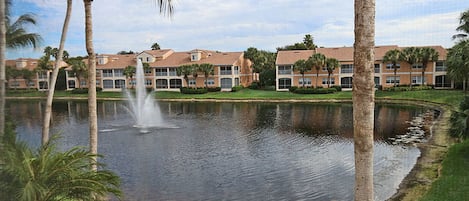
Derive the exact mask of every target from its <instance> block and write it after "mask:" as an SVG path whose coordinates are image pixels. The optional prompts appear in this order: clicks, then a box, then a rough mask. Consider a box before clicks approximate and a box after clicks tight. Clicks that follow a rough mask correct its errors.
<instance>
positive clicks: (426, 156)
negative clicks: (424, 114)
mask: <svg viewBox="0 0 469 201" xmlns="http://www.w3.org/2000/svg"><path fill="white" fill-rule="evenodd" d="M6 99H7V100H42V99H46V97H6ZM87 99H88V97H54V100H87ZM97 100H98V101H103V100H105V101H106V100H108V101H123V100H126V98H97ZM156 100H157V101H163V102H243V103H250V102H269V103H352V99H306V100H301V99H195V98H191V99H158V98H156ZM375 102H376V103H391V104H405V105H414V106H424V107H428V108H431V109H434V110H437V111H439V112H440V115H439V116H438V118H437V119H436V120H434V122H433V124H432V126H431V129H430V136H429V137H428V141H427V142H425V143H420V144H417V145H416V146H417V147H418V148H419V150H420V152H421V153H420V156H419V157H418V159H417V161H416V163H415V165H414V167H413V168H412V169H411V171H410V172H409V173H408V174H407V175H406V176H405V177H404V179H403V180H402V181H401V183H400V184H399V187H398V188H397V189H396V193H395V194H394V195H393V196H391V197H390V198H388V199H387V200H388V201H397V200H408V201H413V200H417V199H418V198H421V197H422V196H423V195H424V194H425V193H426V192H427V191H428V190H429V189H430V187H431V185H432V183H433V182H434V181H435V180H436V179H438V178H439V176H440V170H441V162H442V161H443V159H444V157H445V156H446V153H447V151H448V149H449V147H450V146H451V145H452V144H454V140H452V139H451V137H450V136H449V135H448V129H449V118H450V115H451V107H450V106H448V105H445V104H441V103H435V102H430V101H424V100H415V99H391V98H375Z"/></svg>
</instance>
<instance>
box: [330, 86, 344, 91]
mask: <svg viewBox="0 0 469 201" xmlns="http://www.w3.org/2000/svg"><path fill="white" fill-rule="evenodd" d="M331 88H334V89H335V90H336V91H342V86H340V85H334V86H331Z"/></svg>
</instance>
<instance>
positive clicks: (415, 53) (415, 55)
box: [402, 47, 423, 87]
mask: <svg viewBox="0 0 469 201" xmlns="http://www.w3.org/2000/svg"><path fill="white" fill-rule="evenodd" d="M402 60H403V61H405V62H407V63H408V64H409V65H410V68H409V85H410V87H412V68H413V66H414V64H417V63H418V62H420V61H419V49H418V48H416V47H406V48H404V49H403V50H402ZM422 79H423V78H422Z"/></svg>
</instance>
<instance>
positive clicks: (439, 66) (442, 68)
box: [435, 61, 446, 72]
mask: <svg viewBox="0 0 469 201" xmlns="http://www.w3.org/2000/svg"><path fill="white" fill-rule="evenodd" d="M435 71H436V72H444V71H446V64H445V62H444V61H437V62H436V67H435Z"/></svg>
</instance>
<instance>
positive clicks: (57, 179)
mask: <svg viewBox="0 0 469 201" xmlns="http://www.w3.org/2000/svg"><path fill="white" fill-rule="evenodd" d="M93 157H95V155H93V154H91V153H89V152H88V151H85V150H84V149H81V148H78V147H76V148H72V149H70V150H67V151H65V152H59V151H57V148H56V145H55V142H54V140H51V141H50V142H48V143H46V144H44V145H42V146H41V147H39V148H38V149H37V150H32V149H31V148H29V147H28V146H27V145H26V144H24V143H21V142H19V143H15V144H6V146H5V151H4V152H3V153H2V154H1V156H0V158H1V159H2V160H3V161H5V164H4V165H2V166H0V177H1V178H2V179H1V180H0V197H1V198H2V200H5V201H16V200H24V201H30V200H37V201H59V200H92V199H90V194H91V193H93V194H96V195H100V196H106V195H108V194H109V193H110V194H113V195H115V196H117V197H118V198H120V197H121V195H122V192H121V191H120V189H119V186H120V180H119V177H118V176H117V175H116V174H114V173H113V172H111V171H109V170H105V169H102V168H100V170H98V171H96V172H95V171H91V170H90V169H89V161H90V159H91V158H93ZM98 165H99V166H100V167H104V166H103V164H98Z"/></svg>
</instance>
